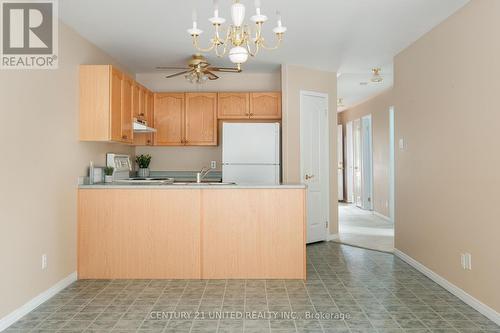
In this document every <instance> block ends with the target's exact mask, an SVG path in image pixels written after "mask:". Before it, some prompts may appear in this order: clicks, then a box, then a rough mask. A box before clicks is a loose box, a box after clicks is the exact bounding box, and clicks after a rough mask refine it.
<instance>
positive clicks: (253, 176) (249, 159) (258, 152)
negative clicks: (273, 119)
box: [222, 123, 280, 184]
mask: <svg viewBox="0 0 500 333" xmlns="http://www.w3.org/2000/svg"><path fill="white" fill-rule="evenodd" d="M222 180H223V181H224V182H235V183H237V184H279V183H280V124H279V123H224V124H223V126H222Z"/></svg>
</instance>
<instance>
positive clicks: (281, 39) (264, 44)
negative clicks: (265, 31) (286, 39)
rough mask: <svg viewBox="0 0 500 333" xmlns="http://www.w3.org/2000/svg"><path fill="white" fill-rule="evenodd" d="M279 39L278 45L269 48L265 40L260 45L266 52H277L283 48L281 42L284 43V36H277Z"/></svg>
mask: <svg viewBox="0 0 500 333" xmlns="http://www.w3.org/2000/svg"><path fill="white" fill-rule="evenodd" d="M277 38H278V40H277V42H276V45H274V46H267V45H266V43H265V41H264V39H262V41H261V43H260V44H261V45H262V48H263V49H265V50H276V49H278V48H279V47H280V46H281V42H282V41H283V34H277Z"/></svg>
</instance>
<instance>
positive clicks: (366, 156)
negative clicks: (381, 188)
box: [361, 115, 373, 210]
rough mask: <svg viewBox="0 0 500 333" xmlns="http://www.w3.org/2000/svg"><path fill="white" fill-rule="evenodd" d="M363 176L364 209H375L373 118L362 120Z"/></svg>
mask: <svg viewBox="0 0 500 333" xmlns="http://www.w3.org/2000/svg"><path fill="white" fill-rule="evenodd" d="M361 152H362V161H361V166H362V168H361V175H362V185H361V189H362V193H363V199H362V202H363V203H362V205H363V209H366V210H372V209H373V154H372V116H371V115H368V116H364V117H363V118H361Z"/></svg>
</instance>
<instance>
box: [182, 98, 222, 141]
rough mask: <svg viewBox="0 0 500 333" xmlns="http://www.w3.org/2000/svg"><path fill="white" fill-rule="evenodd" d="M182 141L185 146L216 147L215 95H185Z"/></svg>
mask: <svg viewBox="0 0 500 333" xmlns="http://www.w3.org/2000/svg"><path fill="white" fill-rule="evenodd" d="M185 98H186V106H185V126H184V133H185V135H184V139H185V142H184V143H185V144H186V145H191V146H216V145H217V94H216V93H186V97H185Z"/></svg>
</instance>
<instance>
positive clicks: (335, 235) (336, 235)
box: [326, 234, 340, 242]
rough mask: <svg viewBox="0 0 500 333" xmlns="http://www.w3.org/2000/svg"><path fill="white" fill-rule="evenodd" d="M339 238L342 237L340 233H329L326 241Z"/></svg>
mask: <svg viewBox="0 0 500 333" xmlns="http://www.w3.org/2000/svg"><path fill="white" fill-rule="evenodd" d="M339 239H340V236H339V234H328V236H326V241H327V242H329V241H334V240H339Z"/></svg>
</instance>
